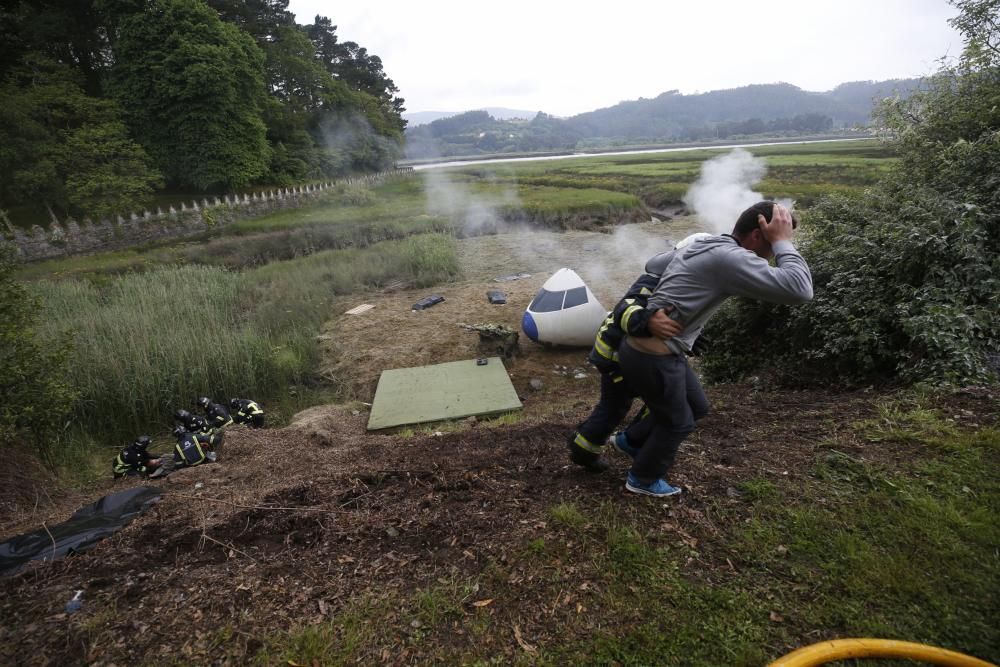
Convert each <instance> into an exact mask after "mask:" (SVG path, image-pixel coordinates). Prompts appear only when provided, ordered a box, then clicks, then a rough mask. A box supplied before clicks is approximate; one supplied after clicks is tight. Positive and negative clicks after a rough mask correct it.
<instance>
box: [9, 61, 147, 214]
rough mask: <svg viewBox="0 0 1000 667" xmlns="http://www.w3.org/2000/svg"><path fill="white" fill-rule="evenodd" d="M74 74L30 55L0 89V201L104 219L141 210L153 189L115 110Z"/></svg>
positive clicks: (142, 160) (140, 152) (138, 152)
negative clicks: (86, 89)
mask: <svg viewBox="0 0 1000 667" xmlns="http://www.w3.org/2000/svg"><path fill="white" fill-rule="evenodd" d="M81 79H82V77H81V76H80V75H79V74H78V73H77V72H75V71H74V70H73V69H71V68H70V67H68V66H66V65H62V64H59V63H56V62H53V61H52V60H50V59H48V58H47V57H45V56H42V55H37V54H36V55H31V56H28V57H26V58H25V59H24V62H23V64H22V65H20V66H18V67H15V68H14V69H12V70H10V71H9V72H8V75H7V77H6V79H5V80H4V82H3V83H2V85H0V98H2V99H4V100H5V104H4V105H2V106H0V172H2V173H3V174H4V178H3V179H2V180H0V202H4V203H7V204H9V203H17V202H25V201H37V202H39V203H41V204H43V205H44V206H46V207H48V208H49V210H50V212H51V211H52V210H53V208H58V209H60V210H61V211H63V212H64V213H72V214H74V215H91V216H103V215H110V214H111V213H114V212H125V211H128V210H131V209H134V208H139V207H141V206H142V205H143V204H144V203H145V202H146V200H147V198H148V197H149V195H150V194H151V193H152V192H153V190H154V188H155V187H156V186H158V185H159V176H158V174H157V173H156V172H155V171H154V170H152V169H151V167H150V165H149V162H150V161H149V158H148V156H147V155H146V153H145V152H144V151H143V150H142V148H141V147H140V146H139V145H138V144H136V143H135V142H134V141H132V140H131V139H130V138H129V135H128V131H127V130H126V128H125V125H124V123H123V122H122V121H121V114H120V110H119V109H118V107H117V105H115V103H114V102H112V101H110V100H102V99H98V98H96V97H91V96H90V95H87V94H86V93H85V92H84V91H83V85H82V81H81Z"/></svg>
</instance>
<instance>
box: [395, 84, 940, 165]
mask: <svg viewBox="0 0 1000 667" xmlns="http://www.w3.org/2000/svg"><path fill="white" fill-rule="evenodd" d="M919 84H920V79H893V80H889V81H855V82H851V83H844V84H841V85H839V86H837V87H836V88H834V89H833V90H831V91H827V92H811V91H807V90H802V89H801V88H798V87H796V86H793V85H791V84H787V83H775V84H761V85H752V86H744V87H742V88H732V89H728V90H715V91H711V92H707V93H700V94H695V95H682V94H680V93H679V92H677V91H676V90H674V91H668V92H665V93H663V94H661V95H658V96H657V97H655V98H653V99H638V100H631V101H627V102H621V103H619V104H616V105H615V106H613V107H608V108H605V109H597V110H595V111H588V112H586V113H582V114H578V115H576V116H572V117H570V118H565V119H560V118H556V117H554V116H549V115H547V114H544V113H540V112H539V113H534V114H526V112H523V111H521V112H515V114H520V117H521V118H525V117H527V118H530V119H531V120H530V121H529V122H527V123H525V122H512V121H510V120H504V117H501V116H498V115H494V114H493V113H491V112H490V110H488V109H484V110H478V111H467V112H465V113H462V114H457V115H453V116H449V117H447V118H438V119H436V120H433V121H431V122H429V123H427V124H426V125H421V126H417V127H414V126H411V127H408V128H407V130H406V140H407V150H406V154H407V157H409V158H427V157H446V156H459V155H483V154H493V153H521V152H533V151H552V150H577V149H589V148H603V147H608V146H628V145H639V144H644V145H648V144H669V143H676V142H688V141H715V140H721V139H726V140H731V139H743V138H762V137H795V136H803V135H815V134H823V133H830V132H836V131H839V130H843V129H845V128H846V129H849V128H852V127H854V126H857V125H862V126H864V125H868V124H869V123H870V121H871V114H872V110H873V109H874V107H875V103H876V100H878V99H881V98H884V97H888V96H891V95H895V94H899V95H902V96H904V97H905V96H907V95H909V94H910V92H911V91H913V90H914V89H915V88H916V87H917V86H918V85H919ZM506 111H509V110H506ZM404 117H405V116H404Z"/></svg>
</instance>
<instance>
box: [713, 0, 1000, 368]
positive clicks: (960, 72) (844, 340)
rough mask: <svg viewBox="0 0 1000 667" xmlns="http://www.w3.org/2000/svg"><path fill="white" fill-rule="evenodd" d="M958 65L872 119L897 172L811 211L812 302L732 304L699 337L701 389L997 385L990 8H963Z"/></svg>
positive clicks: (994, 2)
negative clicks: (755, 381) (705, 385)
mask: <svg viewBox="0 0 1000 667" xmlns="http://www.w3.org/2000/svg"><path fill="white" fill-rule="evenodd" d="M955 4H956V6H957V7H958V8H959V11H960V14H959V16H958V17H956V18H955V19H953V20H952V24H953V25H954V26H955V27H957V28H959V29H960V30H961V31H962V32H963V34H964V35H965V37H966V39H967V47H966V50H965V52H964V53H963V57H962V60H961V61H960V63H959V64H958V65H957V66H955V67H953V68H950V69H946V70H944V71H942V72H941V73H939V74H938V75H936V76H934V77H932V78H931V79H930V80H928V82H927V84H926V88H925V89H924V90H923V91H919V92H917V93H916V94H914V95H913V96H911V97H910V98H908V99H907V100H898V99H890V100H887V101H885V102H884V103H883V104H882V106H881V108H880V111H879V114H880V116H881V119H880V120H881V122H880V124H881V125H882V126H883V127H885V128H887V129H888V130H889V131H890V139H891V142H892V144H893V146H894V147H895V148H896V150H897V152H898V154H899V157H900V162H899V164H898V165H896V166H895V167H894V168H893V170H892V171H890V172H889V174H888V175H887V177H886V178H884V179H883V180H882V181H881V182H880V183H879V184H878V185H877V186H876V187H874V188H872V189H870V190H868V191H866V193H865V195H864V196H860V197H857V196H853V197H829V198H826V199H823V200H821V201H820V203H819V204H818V205H817V206H816V207H815V208H814V209H812V210H811V212H810V215H809V216H808V220H807V222H808V223H809V225H810V226H811V230H810V231H809V232H808V234H809V236H808V238H807V239H806V243H805V244H803V246H802V252H803V256H805V258H806V260H807V261H808V262H809V265H810V267H811V269H812V271H813V279H814V287H815V294H816V297H815V299H814V300H813V301H812V302H811V303H809V304H807V305H805V306H801V307H797V308H787V307H780V306H773V305H767V304H757V303H734V304H731V305H730V307H728V308H727V309H725V310H724V311H723V312H722V313H720V316H719V317H717V318H716V319H715V321H714V322H713V323H712V326H711V328H710V330H709V331H708V332H707V333H708V334H709V335H710V336H712V337H713V339H714V340H715V341H716V343H717V347H716V354H714V355H712V356H710V357H709V358H708V359H706V365H705V370H706V372H707V374H708V376H709V378H711V379H734V378H737V377H741V376H745V375H748V374H750V373H754V372H761V369H765V368H767V369H772V370H773V371H774V372H775V374H776V375H778V376H779V377H780V378H782V379H785V380H792V381H796V382H799V381H810V380H812V381H828V380H830V379H838V380H841V381H846V382H848V383H868V382H878V381H902V382H917V381H924V380H926V381H937V382H948V383H959V384H961V383H969V382H981V381H990V380H995V379H996V377H997V373H998V370H1000V369H998V365H997V364H998V361H1000V303H998V301H1000V299H998V295H1000V187H998V186H1000V111H998V106H997V104H996V100H997V99H1000V50H998V49H997V48H996V45H997V44H998V43H1000V29H998V28H997V27H996V26H995V25H994V22H993V21H992V20H990V17H991V16H995V13H996V10H997V8H998V7H1000V1H998V0H962V1H961V2H957V3H955Z"/></svg>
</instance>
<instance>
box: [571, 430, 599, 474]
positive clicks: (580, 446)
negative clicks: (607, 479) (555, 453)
mask: <svg viewBox="0 0 1000 667" xmlns="http://www.w3.org/2000/svg"><path fill="white" fill-rule="evenodd" d="M567 444H568V446H569V460H570V461H572V462H573V463H575V464H576V465H578V466H581V467H583V469H584V470H586V471H587V472H604V471H605V470H607V469H608V467H609V466H608V462H607V461H605V460H604V459H602V458H601V455H600V454H599V453H598V452H599V451H600V449H599V448H595V447H594V446H593V445H591V444H590V443H589V442H588V441H587V439H586V438H584V437H583V436H582V435H580V434H579V433H575V434H573V435H572V436H570V439H569V442H568V443H567ZM592 449H598V452H595V451H592Z"/></svg>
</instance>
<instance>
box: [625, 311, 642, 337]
mask: <svg viewBox="0 0 1000 667" xmlns="http://www.w3.org/2000/svg"><path fill="white" fill-rule="evenodd" d="M640 310H642V306H629V307H628V308H626V309H625V312H624V313H622V329H624V330H625V331H628V321H629V319H630V318H631V317H632V316H633V315H635V314H636V313H637V312H639V311H640Z"/></svg>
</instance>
